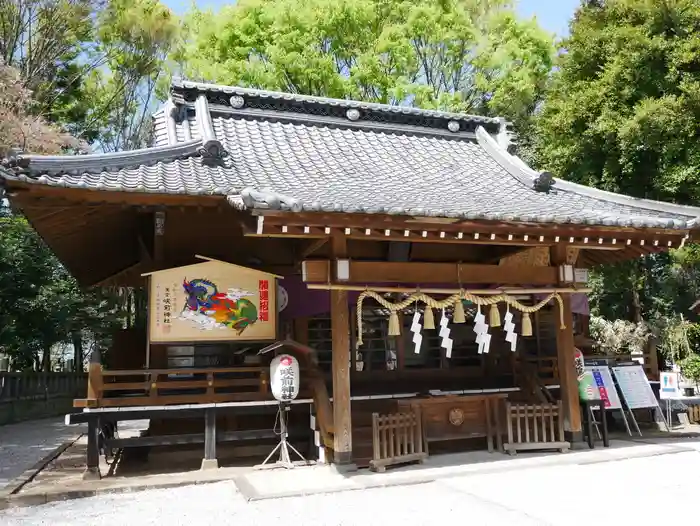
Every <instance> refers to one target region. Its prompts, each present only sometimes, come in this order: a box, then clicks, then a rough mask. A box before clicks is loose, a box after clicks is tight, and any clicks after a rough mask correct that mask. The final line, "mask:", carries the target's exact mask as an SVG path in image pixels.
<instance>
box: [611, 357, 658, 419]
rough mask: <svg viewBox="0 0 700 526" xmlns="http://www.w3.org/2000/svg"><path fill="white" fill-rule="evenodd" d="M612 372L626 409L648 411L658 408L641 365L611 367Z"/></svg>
mask: <svg viewBox="0 0 700 526" xmlns="http://www.w3.org/2000/svg"><path fill="white" fill-rule="evenodd" d="M612 370H613V374H614V375H615V378H616V379H617V385H618V386H619V387H620V392H621V393H622V396H623V398H624V399H625V402H626V403H627V407H629V408H630V409H648V408H653V407H658V406H659V402H658V401H657V400H656V396H654V391H652V390H651V385H649V380H648V379H647V375H646V374H644V369H643V368H642V366H641V365H626V366H623V367H613V368H612Z"/></svg>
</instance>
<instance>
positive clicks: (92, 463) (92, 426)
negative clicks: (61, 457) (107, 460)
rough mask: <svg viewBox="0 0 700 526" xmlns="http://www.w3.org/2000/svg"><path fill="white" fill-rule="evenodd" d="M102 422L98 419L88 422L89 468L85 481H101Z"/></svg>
mask: <svg viewBox="0 0 700 526" xmlns="http://www.w3.org/2000/svg"><path fill="white" fill-rule="evenodd" d="M99 433H100V422H99V419H98V418H91V419H90V420H88V433H87V439H88V443H87V467H86V468H85V472H84V473H83V480H99V479H100V478H101V476H102V475H101V474H100V437H99Z"/></svg>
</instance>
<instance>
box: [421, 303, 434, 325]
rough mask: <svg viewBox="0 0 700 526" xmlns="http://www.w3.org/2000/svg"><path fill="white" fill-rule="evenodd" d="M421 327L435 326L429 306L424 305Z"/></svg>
mask: <svg viewBox="0 0 700 526" xmlns="http://www.w3.org/2000/svg"><path fill="white" fill-rule="evenodd" d="M423 328H424V329H434V328H435V316H433V309H431V308H430V307H427V306H426V307H425V312H424V313H423Z"/></svg>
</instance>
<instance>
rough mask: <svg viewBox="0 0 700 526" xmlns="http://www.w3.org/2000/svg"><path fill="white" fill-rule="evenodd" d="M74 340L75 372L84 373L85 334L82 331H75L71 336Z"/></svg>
mask: <svg viewBox="0 0 700 526" xmlns="http://www.w3.org/2000/svg"><path fill="white" fill-rule="evenodd" d="M71 339H72V340H73V370H74V371H75V372H76V373H82V372H83V333H82V332H81V331H73V333H72V334H71Z"/></svg>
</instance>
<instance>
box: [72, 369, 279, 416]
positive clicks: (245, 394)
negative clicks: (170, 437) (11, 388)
mask: <svg viewBox="0 0 700 526" xmlns="http://www.w3.org/2000/svg"><path fill="white" fill-rule="evenodd" d="M268 398H270V394H269V389H268V369H267V368H266V367H225V368H216V369H146V370H133V371H121V370H119V371H116V370H115V371H111V370H102V369H101V367H100V366H99V365H98V366H91V369H90V375H89V378H88V389H87V398H85V399H77V400H75V401H74V403H73V405H74V406H75V407H121V406H140V405H167V404H198V403H215V402H236V401H253V400H264V399H268Z"/></svg>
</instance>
